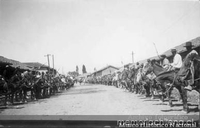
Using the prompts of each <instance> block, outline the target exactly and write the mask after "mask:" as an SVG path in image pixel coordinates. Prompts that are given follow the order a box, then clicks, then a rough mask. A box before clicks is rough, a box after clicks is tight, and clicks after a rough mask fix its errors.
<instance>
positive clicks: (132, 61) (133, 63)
mask: <svg viewBox="0 0 200 128" xmlns="http://www.w3.org/2000/svg"><path fill="white" fill-rule="evenodd" d="M132 63H133V64H134V52H133V51H132Z"/></svg>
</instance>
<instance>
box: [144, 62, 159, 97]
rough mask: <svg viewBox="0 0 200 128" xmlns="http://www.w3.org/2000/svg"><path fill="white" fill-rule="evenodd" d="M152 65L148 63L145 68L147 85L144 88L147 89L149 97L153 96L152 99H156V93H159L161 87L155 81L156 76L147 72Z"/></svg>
mask: <svg viewBox="0 0 200 128" xmlns="http://www.w3.org/2000/svg"><path fill="white" fill-rule="evenodd" d="M149 64H150V63H146V64H145V65H144V67H143V76H145V78H146V80H145V81H147V84H146V85H145V86H144V87H145V89H146V93H147V95H148V96H150V95H151V99H154V98H155V93H158V91H159V90H160V86H157V82H156V80H155V78H156V75H155V74H154V73H153V72H147V71H148V68H149Z"/></svg>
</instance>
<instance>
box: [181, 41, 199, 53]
mask: <svg viewBox="0 0 200 128" xmlns="http://www.w3.org/2000/svg"><path fill="white" fill-rule="evenodd" d="M184 47H185V48H186V50H187V53H188V54H187V56H188V55H190V54H192V53H194V54H197V55H198V53H197V51H196V50H194V49H192V47H194V45H192V42H186V43H185V46H184Z"/></svg>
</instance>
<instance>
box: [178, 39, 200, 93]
mask: <svg viewBox="0 0 200 128" xmlns="http://www.w3.org/2000/svg"><path fill="white" fill-rule="evenodd" d="M193 46H194V45H192V42H186V44H185V46H184V47H186V50H187V53H188V54H187V55H186V57H188V56H190V55H191V54H196V55H198V53H197V51H196V50H194V49H193ZM186 57H185V58H186ZM180 75H182V76H184V77H183V78H185V75H186V74H180ZM185 89H186V90H188V91H192V86H191V85H190V84H188V86H186V87H185Z"/></svg>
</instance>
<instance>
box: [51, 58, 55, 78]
mask: <svg viewBox="0 0 200 128" xmlns="http://www.w3.org/2000/svg"><path fill="white" fill-rule="evenodd" d="M52 61H53V75H55V72H54V55H52Z"/></svg>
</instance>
